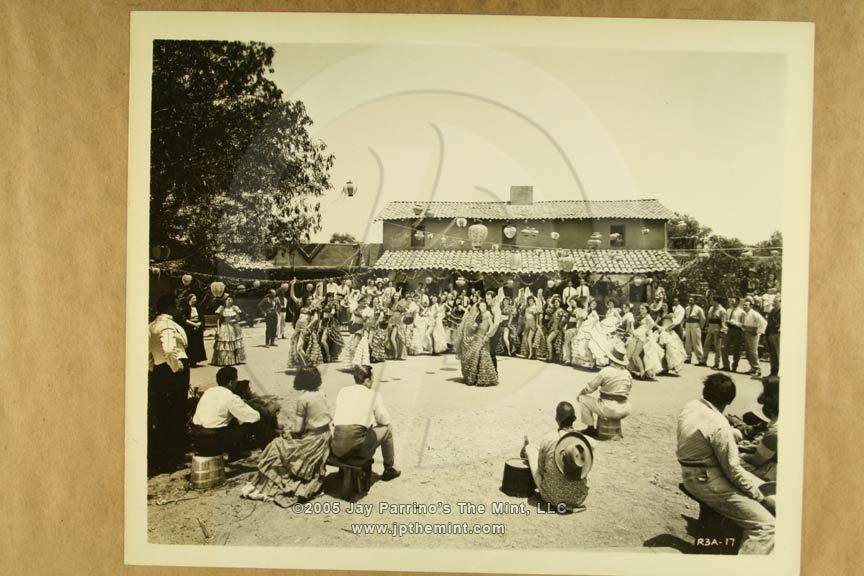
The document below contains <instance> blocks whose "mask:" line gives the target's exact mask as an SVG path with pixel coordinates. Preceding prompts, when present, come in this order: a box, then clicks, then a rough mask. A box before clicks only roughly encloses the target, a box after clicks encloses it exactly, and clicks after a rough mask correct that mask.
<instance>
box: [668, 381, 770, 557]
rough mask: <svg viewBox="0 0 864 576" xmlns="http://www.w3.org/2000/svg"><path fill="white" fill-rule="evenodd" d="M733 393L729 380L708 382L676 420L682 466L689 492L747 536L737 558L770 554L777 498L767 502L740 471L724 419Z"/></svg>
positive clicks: (732, 437)
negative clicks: (698, 395)
mask: <svg viewBox="0 0 864 576" xmlns="http://www.w3.org/2000/svg"><path fill="white" fill-rule="evenodd" d="M735 393H736V391H735V383H734V382H733V381H732V379H731V378H730V377H729V376H727V375H726V374H722V373H719V372H718V373H715V374H712V375H710V376H708V377H707V378H705V380H704V383H703V389H702V398H701V399H700V400H693V401H691V402H689V403H688V404H687V405H686V406H685V407H684V409H683V410H682V411H681V414H680V415H679V416H678V449H677V456H678V462H679V463H680V464H681V474H682V476H683V479H684V487H685V488H686V489H687V491H688V492H689V493H690V494H691V495H693V496H694V497H695V498H697V499H698V500H700V501H701V502H703V503H705V504H707V505H708V506H710V507H711V508H713V509H714V510H715V511H717V512H718V513H719V514H721V515H723V516H725V517H727V518H729V519H730V520H732V521H733V522H734V523H735V524H737V525H738V526H740V527H741V529H742V530H743V534H742V535H743V539H742V542H741V547H740V549H739V550H738V553H739V554H768V553H770V552H771V551H772V550H773V548H774V525H775V520H774V507H775V505H774V498H773V497H771V496H764V495H763V494H762V492H761V490H760V486H761V485H762V484H764V482H763V481H762V480H760V479H759V478H757V477H756V476H754V475H753V474H751V473H750V472H748V471H747V470H745V469H744V468H743V467H742V466H741V460H740V457H739V454H738V446H737V445H736V436H735V432H734V430H733V428H732V426H731V425H730V424H729V421H728V420H727V419H726V417H725V416H724V415H723V410H725V409H726V407H727V406H728V405H729V404H731V403H732V401H733V400H734V399H735Z"/></svg>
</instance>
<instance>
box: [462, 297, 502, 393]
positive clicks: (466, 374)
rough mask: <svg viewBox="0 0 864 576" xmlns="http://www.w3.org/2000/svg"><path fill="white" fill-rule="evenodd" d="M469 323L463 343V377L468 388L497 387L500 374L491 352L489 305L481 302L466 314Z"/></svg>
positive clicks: (490, 314)
mask: <svg viewBox="0 0 864 576" xmlns="http://www.w3.org/2000/svg"><path fill="white" fill-rule="evenodd" d="M466 318H467V319H468V322H467V324H466V326H465V333H464V335H463V342H462V358H461V360H462V376H463V378H464V380H465V384H467V385H468V386H497V385H498V372H496V370H495V365H494V364H493V363H492V354H491V353H490V351H489V329H490V327H491V326H492V313H491V312H490V311H489V305H488V304H486V302H485V301H484V300H480V301H479V302H478V303H477V306H476V307H474V308H472V309H471V310H470V311H468V313H467V314H466Z"/></svg>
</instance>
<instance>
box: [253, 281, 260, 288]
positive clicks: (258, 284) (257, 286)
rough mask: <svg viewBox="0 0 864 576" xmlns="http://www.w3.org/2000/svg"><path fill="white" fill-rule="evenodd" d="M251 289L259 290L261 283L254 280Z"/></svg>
mask: <svg viewBox="0 0 864 576" xmlns="http://www.w3.org/2000/svg"><path fill="white" fill-rule="evenodd" d="M252 287H253V288H260V287H261V281H260V280H255V281H254V282H252Z"/></svg>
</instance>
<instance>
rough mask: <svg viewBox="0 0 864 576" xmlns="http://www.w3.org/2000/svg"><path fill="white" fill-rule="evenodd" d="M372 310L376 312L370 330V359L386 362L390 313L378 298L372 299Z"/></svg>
mask: <svg viewBox="0 0 864 576" xmlns="http://www.w3.org/2000/svg"><path fill="white" fill-rule="evenodd" d="M372 310H373V311H374V312H373V315H372V320H371V322H370V328H369V333H370V338H369V359H370V360H371V361H372V362H384V360H386V359H387V344H388V342H389V341H390V334H389V329H388V328H389V322H388V320H387V315H388V313H387V310H386V309H385V308H384V306H383V304H381V301H380V299H379V298H377V297H375V298H373V299H372Z"/></svg>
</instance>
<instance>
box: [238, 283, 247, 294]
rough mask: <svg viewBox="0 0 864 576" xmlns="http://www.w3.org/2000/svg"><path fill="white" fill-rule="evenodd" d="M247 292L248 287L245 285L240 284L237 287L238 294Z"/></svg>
mask: <svg viewBox="0 0 864 576" xmlns="http://www.w3.org/2000/svg"><path fill="white" fill-rule="evenodd" d="M245 291H246V286H244V285H243V284H240V285H238V286H237V292H245Z"/></svg>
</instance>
